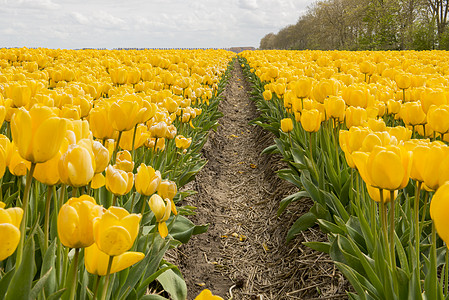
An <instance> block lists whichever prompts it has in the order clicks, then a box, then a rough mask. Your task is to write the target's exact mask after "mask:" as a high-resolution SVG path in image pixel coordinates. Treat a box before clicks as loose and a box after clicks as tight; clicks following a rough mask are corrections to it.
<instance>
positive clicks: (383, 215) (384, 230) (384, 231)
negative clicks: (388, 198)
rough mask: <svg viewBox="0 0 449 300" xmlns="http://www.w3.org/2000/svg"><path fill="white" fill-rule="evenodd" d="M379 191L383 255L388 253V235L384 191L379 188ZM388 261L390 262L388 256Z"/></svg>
mask: <svg viewBox="0 0 449 300" xmlns="http://www.w3.org/2000/svg"><path fill="white" fill-rule="evenodd" d="M379 193H380V215H381V221H382V225H381V227H382V234H383V243H384V249H385V255H387V256H390V255H389V253H390V252H389V246H388V235H387V226H388V224H387V206H386V205H385V202H384V193H383V189H379ZM388 261H390V262H391V260H390V258H388Z"/></svg>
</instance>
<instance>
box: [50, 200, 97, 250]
mask: <svg viewBox="0 0 449 300" xmlns="http://www.w3.org/2000/svg"><path fill="white" fill-rule="evenodd" d="M103 210H104V209H103V207H102V206H100V205H97V203H96V202H95V199H94V198H92V197H90V196H88V195H82V196H81V197H79V198H70V199H69V200H68V201H67V202H66V203H65V204H64V205H63V206H62V207H61V209H60V210H59V214H58V236H59V240H60V241H61V243H62V244H63V245H64V246H66V247H69V248H85V247H89V246H90V245H92V244H93V243H94V236H93V220H94V218H97V217H100V216H101V215H102V214H103Z"/></svg>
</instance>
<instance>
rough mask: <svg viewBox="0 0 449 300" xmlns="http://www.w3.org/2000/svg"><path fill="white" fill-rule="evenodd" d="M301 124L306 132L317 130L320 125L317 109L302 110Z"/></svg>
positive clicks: (319, 115)
mask: <svg viewBox="0 0 449 300" xmlns="http://www.w3.org/2000/svg"><path fill="white" fill-rule="evenodd" d="M301 125H302V127H303V128H304V130H305V131H307V132H317V131H318V130H319V129H320V125H321V114H320V112H319V111H318V110H317V109H310V110H303V111H302V114H301Z"/></svg>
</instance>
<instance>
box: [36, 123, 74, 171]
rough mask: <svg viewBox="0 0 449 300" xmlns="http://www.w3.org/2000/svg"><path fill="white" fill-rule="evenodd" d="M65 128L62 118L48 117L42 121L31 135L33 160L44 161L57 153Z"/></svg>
mask: <svg viewBox="0 0 449 300" xmlns="http://www.w3.org/2000/svg"><path fill="white" fill-rule="evenodd" d="M56 128H57V130H55V129H56ZM65 128H66V123H65V120H64V119H60V118H49V119H47V120H45V121H43V122H42V124H41V125H40V126H39V127H38V128H37V129H36V132H35V134H34V137H33V146H32V147H33V150H32V151H33V159H34V161H33V162H36V163H41V162H46V161H47V160H50V159H51V158H53V157H54V156H55V155H56V153H58V151H59V148H60V147H61V143H62V140H63V138H64V136H65Z"/></svg>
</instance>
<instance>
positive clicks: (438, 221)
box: [430, 182, 449, 247]
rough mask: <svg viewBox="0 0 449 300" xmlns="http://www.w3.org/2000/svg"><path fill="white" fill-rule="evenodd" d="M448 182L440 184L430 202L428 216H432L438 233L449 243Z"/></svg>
mask: <svg viewBox="0 0 449 300" xmlns="http://www.w3.org/2000/svg"><path fill="white" fill-rule="evenodd" d="M448 197H449V182H446V183H444V184H443V185H441V186H440V187H439V188H438V190H437V191H436V192H435V194H434V195H433V197H432V201H431V202H430V217H431V218H432V220H433V222H434V224H435V228H436V230H437V232H438V235H439V236H440V237H441V239H442V240H443V241H444V242H445V244H446V247H448V245H449V214H448V213H449V207H448V204H449V202H448V201H447V199H448Z"/></svg>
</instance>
